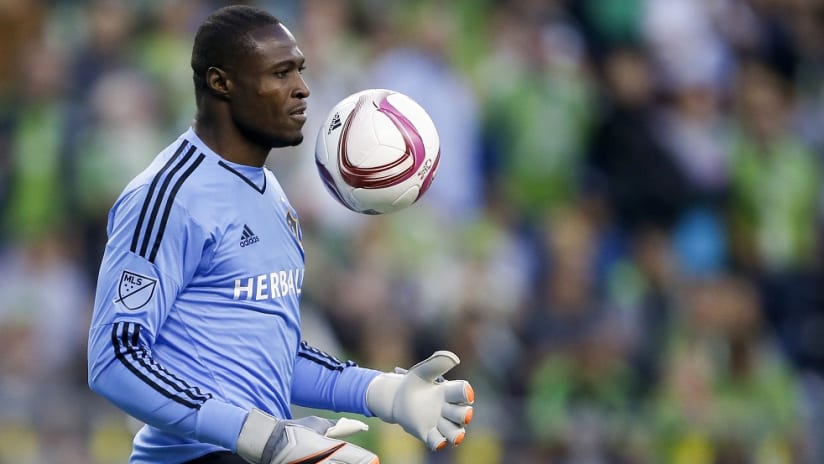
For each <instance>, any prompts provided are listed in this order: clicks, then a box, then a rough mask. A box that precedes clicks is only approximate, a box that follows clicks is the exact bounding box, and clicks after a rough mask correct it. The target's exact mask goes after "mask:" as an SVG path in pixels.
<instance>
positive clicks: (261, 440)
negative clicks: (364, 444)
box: [237, 409, 380, 464]
mask: <svg viewBox="0 0 824 464" xmlns="http://www.w3.org/2000/svg"><path fill="white" fill-rule="evenodd" d="M368 428H369V427H368V426H367V425H366V424H364V423H363V422H361V421H358V420H354V419H346V418H341V419H338V420H332V419H325V418H322V417H317V416H309V417H303V418H300V419H276V418H274V417H272V416H270V415H268V414H266V413H264V412H262V411H260V410H259V409H252V410H251V411H250V412H249V415H248V416H247V417H246V421H245V422H244V423H243V427H242V428H241V430H240V435H239V436H238V439H237V454H239V455H240V456H241V457H242V458H243V459H245V460H247V461H249V462H251V463H253V464H285V463H297V462H335V463H340V464H379V463H380V460H379V459H378V457H377V456H376V455H375V454H374V453H372V452H370V451H367V450H365V449H363V448H361V447H359V446H355V445H353V444H351V443H348V442H345V441H341V440H337V439H336V438H340V437H344V436H347V435H351V434H353V433H356V432H360V431H362V430H367V429H368ZM327 459H330V460H329V461H327Z"/></svg>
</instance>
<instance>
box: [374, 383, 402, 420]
mask: <svg viewBox="0 0 824 464" xmlns="http://www.w3.org/2000/svg"><path fill="white" fill-rule="evenodd" d="M402 379H403V376H402V375H400V374H389V373H386V374H381V375H379V376H377V377H375V378H374V379H373V380H372V382H370V383H369V387H367V388H366V407H367V408H369V411H371V412H372V414H374V415H375V416H377V417H379V418H380V419H383V420H384V421H386V422H389V423H392V424H394V423H396V422H397V421H396V420H395V417H394V414H392V409H393V406H394V403H395V393H397V391H398V386H399V385H400V383H401V380H402Z"/></svg>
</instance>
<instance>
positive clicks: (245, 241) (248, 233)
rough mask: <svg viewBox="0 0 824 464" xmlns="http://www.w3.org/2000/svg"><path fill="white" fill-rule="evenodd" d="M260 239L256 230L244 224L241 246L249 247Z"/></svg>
mask: <svg viewBox="0 0 824 464" xmlns="http://www.w3.org/2000/svg"><path fill="white" fill-rule="evenodd" d="M259 241H260V239H259V238H258V236H257V235H255V233H254V232H252V229H250V228H249V226H247V225H246V224H243V238H242V239H241V240H240V246H241V247H247V246H249V245H252V244H255V243H257V242H259Z"/></svg>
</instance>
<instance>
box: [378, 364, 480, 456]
mask: <svg viewBox="0 0 824 464" xmlns="http://www.w3.org/2000/svg"><path fill="white" fill-rule="evenodd" d="M458 363H460V360H459V359H458V357H457V356H456V355H455V354H454V353H452V352H449V351H437V352H435V353H434V354H433V355H432V356H430V357H429V358H427V359H426V360H424V361H421V362H419V363H418V364H416V365H414V366H412V367H411V368H410V369H409V370H408V371H407V370H404V369H396V372H395V373H386V374H381V375H379V376H377V377H375V379H374V380H373V381H372V383H370V384H369V388H368V389H367V391H366V405H367V407H368V408H369V410H370V411H372V413H373V414H375V415H376V416H378V417H379V418H381V419H383V420H384V421H386V422H390V423H393V424H394V423H396V424H399V425H400V426H401V427H403V429H404V430H406V431H407V432H409V433H410V434H412V435H413V436H415V437H416V438H418V439H419V440H421V441H423V442H424V443H426V446H427V447H429V449H431V450H433V451H437V450H440V449H442V448H443V447H445V446H446V445H447V443H449V444H452V445H453V446H457V445H459V444H460V443H461V442H462V441H463V439H464V435H465V434H466V429H465V426H466V425H467V424H469V422H470V421H471V420H472V414H473V409H472V406H470V405H471V404H472V403H473V402H474V401H475V393H474V391H473V390H472V386H471V385H469V382H467V381H465V380H453V381H447V380H445V379H444V378H443V374H445V373H446V372H448V371H449V370H450V369H452V368H453V367H455V366H457V365H458Z"/></svg>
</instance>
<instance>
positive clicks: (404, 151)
mask: <svg viewBox="0 0 824 464" xmlns="http://www.w3.org/2000/svg"><path fill="white" fill-rule="evenodd" d="M440 156H441V149H440V139H439V137H438V131H437V130H436V129H435V124H434V123H433V122H432V119H431V118H430V117H429V115H428V114H427V113H426V111H425V110H424V109H423V108H421V106H420V105H419V104H418V103H417V102H415V101H414V100H412V99H411V98H409V97H408V96H406V95H404V94H402V93H399V92H395V91H392V90H386V89H369V90H363V91H360V92H357V93H354V94H352V95H350V96H348V97H346V98H344V99H343V100H341V101H340V102H339V103H338V104H336V105H335V106H334V107H333V108H332V110H331V111H330V112H329V114H328V115H327V116H326V119H325V120H324V122H323V123H322V124H321V127H320V130H319V132H318V137H317V143H316V145H315V163H316V164H317V167H318V172H319V173H320V177H321V179H323V183H324V185H325V186H326V189H327V190H328V191H329V192H330V193H331V194H332V196H333V197H334V198H335V199H337V200H338V201H339V202H340V203H341V204H343V205H344V206H346V207H347V208H349V209H351V210H352V211H356V212H359V213H363V214H384V213H390V212H393V211H397V210H400V209H403V208H406V207H407V206H409V205H411V204H413V203H415V202H416V201H418V200H419V199H420V198H421V196H422V195H423V194H424V193H425V192H426V190H427V189H428V188H429V186H430V185H432V181H433V180H434V179H435V172H436V171H437V170H438V161H439V160H440Z"/></svg>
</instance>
